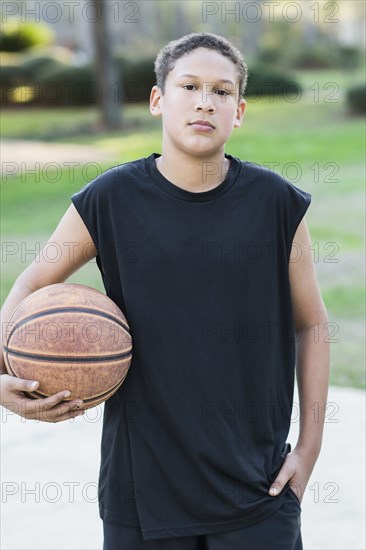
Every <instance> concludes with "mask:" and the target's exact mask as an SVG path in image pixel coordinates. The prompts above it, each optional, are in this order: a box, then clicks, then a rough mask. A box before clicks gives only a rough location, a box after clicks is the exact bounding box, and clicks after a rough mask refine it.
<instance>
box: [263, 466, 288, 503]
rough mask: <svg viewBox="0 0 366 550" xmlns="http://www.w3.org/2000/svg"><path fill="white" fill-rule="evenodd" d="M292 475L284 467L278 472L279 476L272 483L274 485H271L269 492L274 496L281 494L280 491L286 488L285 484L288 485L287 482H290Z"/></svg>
mask: <svg viewBox="0 0 366 550" xmlns="http://www.w3.org/2000/svg"><path fill="white" fill-rule="evenodd" d="M291 475H292V474H288V473H287V472H286V470H285V469H284V468H282V470H281V471H280V473H279V474H278V476H277V477H276V479H275V480H274V482H273V483H272V485H271V487H270V489H269V491H268V492H269V494H270V495H271V496H272V497H275V496H277V495H279V494H280V492H281V491H282V489H283V488H284V486H285V485H286V483H287V482H288V480H289V479H290V478H291Z"/></svg>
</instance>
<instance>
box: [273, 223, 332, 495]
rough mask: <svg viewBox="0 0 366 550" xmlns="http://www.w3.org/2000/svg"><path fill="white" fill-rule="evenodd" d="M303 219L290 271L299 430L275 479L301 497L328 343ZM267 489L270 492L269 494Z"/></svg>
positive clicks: (317, 429)
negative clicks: (291, 449)
mask: <svg viewBox="0 0 366 550" xmlns="http://www.w3.org/2000/svg"><path fill="white" fill-rule="evenodd" d="M310 247H311V241H310V235H309V231H308V227H307V224H306V221H305V219H303V220H302V221H301V223H300V224H299V227H298V229H297V231H296V234H295V236H294V243H293V246H292V250H291V256H290V264H289V276H290V286H291V298H292V305H293V317H294V323H295V330H296V377H297V383H298V390H299V400H300V433H299V438H298V441H297V444H296V446H295V448H294V450H293V452H292V453H289V454H288V455H287V457H286V460H285V463H284V465H283V466H282V468H281V470H280V473H279V474H278V476H277V478H276V480H275V482H274V483H273V484H272V487H271V489H272V488H273V485H276V487H277V489H278V491H281V490H282V488H283V486H284V485H285V483H286V482H287V481H288V480H290V486H292V488H293V489H294V490H295V492H296V493H297V495H298V498H299V500H300V501H301V500H302V498H301V495H302V494H303V492H304V490H305V487H306V485H307V482H308V480H309V477H310V475H311V472H312V470H313V468H314V465H315V463H316V460H317V458H318V455H319V453H320V449H321V443H322V437H323V428H324V419H325V409H326V403H327V396H328V385H329V368H330V346H329V338H328V330H327V323H328V316H327V312H326V309H325V306H324V303H323V300H322V297H321V294H320V289H319V285H318V281H317V277H316V271H315V266H314V261H313V257H312V251H311V248H310ZM271 489H270V494H276V493H273V492H272V491H271Z"/></svg>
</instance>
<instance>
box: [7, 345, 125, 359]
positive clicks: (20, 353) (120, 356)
mask: <svg viewBox="0 0 366 550" xmlns="http://www.w3.org/2000/svg"><path fill="white" fill-rule="evenodd" d="M4 351H5V352H6V353H7V354H8V355H15V356H16V357H24V358H26V359H36V360H39V361H55V362H56V363H103V362H106V361H115V360H118V359H125V358H128V357H131V355H132V350H130V351H128V352H126V353H118V354H115V355H104V356H101V357H99V356H89V355H85V356H84V357H78V356H72V355H69V356H58V355H41V354H37V353H29V352H24V351H17V350H13V349H11V348H9V347H8V346H6V345H5V346H4Z"/></svg>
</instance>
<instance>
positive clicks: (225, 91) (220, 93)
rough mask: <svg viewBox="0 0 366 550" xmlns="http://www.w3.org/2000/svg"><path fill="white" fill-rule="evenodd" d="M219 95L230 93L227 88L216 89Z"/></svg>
mask: <svg viewBox="0 0 366 550" xmlns="http://www.w3.org/2000/svg"><path fill="white" fill-rule="evenodd" d="M216 91H217V93H218V94H219V95H230V94H229V92H228V91H227V90H216Z"/></svg>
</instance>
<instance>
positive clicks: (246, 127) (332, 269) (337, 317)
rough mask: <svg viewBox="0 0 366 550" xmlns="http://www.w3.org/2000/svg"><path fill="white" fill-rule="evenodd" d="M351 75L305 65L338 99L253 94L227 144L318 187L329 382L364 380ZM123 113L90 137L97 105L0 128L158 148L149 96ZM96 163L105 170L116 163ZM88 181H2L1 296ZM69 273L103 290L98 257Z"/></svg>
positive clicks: (144, 151) (359, 383)
mask: <svg viewBox="0 0 366 550" xmlns="http://www.w3.org/2000/svg"><path fill="white" fill-rule="evenodd" d="M348 77H349V75H347V74H343V73H342V74H339V73H333V74H330V73H328V74H324V73H321V72H316V74H314V73H301V78H302V79H303V84H304V87H307V88H309V87H310V86H311V85H312V84H313V83H314V82H319V86H320V88H321V87H324V86H325V85H326V83H327V82H332V81H334V82H339V83H340V96H339V101H338V102H336V103H329V102H324V101H320V102H314V97H313V92H312V91H309V90H307V91H306V93H304V96H303V98H302V99H301V101H299V102H297V103H290V102H287V101H285V100H284V99H282V98H276V99H275V100H274V101H273V102H269V101H267V100H265V99H261V100H260V101H251V100H250V99H249V100H248V105H247V111H246V113H245V118H244V122H243V125H242V127H241V128H240V129H237V130H234V132H233V134H232V136H231V138H230V140H229V142H228V144H227V146H226V152H228V153H230V154H232V155H235V156H238V157H240V158H241V159H245V160H250V161H253V162H256V163H259V164H267V165H268V164H272V163H277V164H275V165H274V169H275V170H276V171H277V172H279V173H282V174H283V175H284V176H285V177H287V178H288V179H289V180H290V181H293V183H294V184H295V185H296V186H298V187H300V188H302V189H304V190H306V191H308V192H310V193H311V194H312V197H313V200H312V204H311V206H310V208H309V210H308V213H307V215H306V218H307V221H308V226H309V230H310V234H311V239H312V244H313V249H314V250H315V251H316V254H317V258H316V262H315V266H316V270H317V275H318V280H319V285H320V288H321V292H322V296H323V299H324V303H325V305H326V308H327V311H328V316H329V320H330V322H331V323H334V324H335V326H337V327H338V332H337V339H338V341H337V342H335V343H333V344H332V368H331V383H332V384H338V385H348V386H355V387H364V386H365V378H364V370H363V369H364V363H365V354H364V344H363V331H362V328H363V320H364V316H365V306H364V304H365V295H364V289H363V282H364V270H363V261H362V257H363V253H364V229H363V228H364V220H365V217H364V209H363V204H364V184H363V182H364V161H363V151H364V146H365V143H364V120H363V119H362V118H357V117H354V116H352V115H350V113H349V111H348V108H347V106H346V104H345V103H344V100H343V99H342V94H343V96H344V89H345V86H347V85H349V84H350V79H349V78H348ZM347 78H348V80H347ZM357 78H358V76H357ZM357 78H356V76H355V75H354V80H355V81H356V80H357ZM124 116H125V121H126V124H125V127H124V129H123V130H121V131H119V132H112V133H106V134H95V133H92V132H91V131H89V132H88V134H87V135H85V133H83V129H84V130H85V128H86V127H88V125H90V124H92V123H93V122H95V121H96V119H97V111H96V110H95V109H90V108H89V109H77V110H75V109H63V110H47V111H40V110H37V109H31V110H29V111H24V110H23V109H22V110H20V111H14V110H9V111H5V112H4V113H3V120H2V130H3V135H4V137H8V138H12V139H15V138H24V137H28V138H32V139H42V138H44V139H46V138H47V141H49V140H50V139H54V140H58V141H60V142H63V143H65V142H67V143H83V144H90V145H94V146H98V147H100V149H101V150H108V151H110V152H112V154H113V157H114V159H115V162H119V163H121V162H127V161H129V160H132V159H136V158H139V157H143V156H147V155H149V154H150V153H151V152H152V151H156V152H160V151H161V129H160V126H161V122H160V120H159V119H155V118H153V117H152V116H151V115H150V113H149V111H148V106H147V104H143V105H138V106H132V105H129V106H127V107H126V109H125V113H124ZM89 128H90V126H89ZM67 134H68V135H67ZM50 136H51V137H50ZM95 161H96V162H98V159H97V158H96V159H95ZM99 164H100V165H101V166H103V168H105V169H106V168H108V167H109V166H110V165H111V163H109V165H107V164H105V165H104V164H103V163H99ZM85 183H87V182H86V181H85V179H84V177H83V172H82V170H78V171H77V170H75V178H74V181H73V182H71V181H70V180H69V177H68V173H67V171H65V172H63V174H62V177H61V178H60V180H59V181H58V182H56V183H55V184H50V183H47V182H44V181H40V182H38V183H37V182H36V181H35V178H34V176H32V175H25V176H23V177H21V176H16V177H12V178H8V180H7V181H6V182H5V181H4V182H3V183H2V188H1V192H2V193H1V198H2V200H1V217H2V234H3V237H2V238H3V243H4V242H5V243H6V246H8V247H9V246H10V247H11V243H13V246H14V250H17V252H16V253H14V254H10V253H9V250H10V249H9V248H8V249H7V251H8V256H7V258H6V261H4V260H3V264H2V284H1V299H2V300H3V299H4V297H5V296H6V294H7V293H8V292H9V290H10V288H11V285H12V283H13V282H14V280H15V278H16V277H17V275H18V274H19V273H21V271H23V270H24V268H25V267H26V266H27V265H28V264H29V263H30V262H31V261H32V259H33V257H32V253H31V252H29V253H28V254H23V255H22V253H21V251H22V247H23V249H24V250H28V249H32V246H33V248H34V246H35V244H34V243H39V244H38V245H37V246H42V243H44V242H46V240H47V238H48V237H49V235H50V234H51V233H52V231H53V230H54V228H55V226H56V224H57V222H58V220H59V219H60V217H61V216H62V214H63V212H64V211H65V210H66V208H67V207H68V205H69V204H70V195H71V194H72V193H73V192H75V191H76V190H77V189H80V188H81V187H82V186H83V185H85ZM9 243H10V244H9ZM27 247H28V248H27ZM3 252H4V249H3ZM33 256H34V255H33ZM70 281H71V282H82V283H84V284H89V285H91V286H95V287H97V288H99V289H101V290H102V288H103V287H102V283H101V279H100V275H99V272H98V270H97V267H96V265H95V262H91V263H90V264H88V265H87V266H85V267H83V268H82V269H81V270H80V271H79V272H78V273H76V274H75V275H74V276H73V277H72V278H70Z"/></svg>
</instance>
